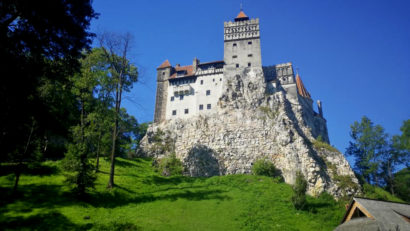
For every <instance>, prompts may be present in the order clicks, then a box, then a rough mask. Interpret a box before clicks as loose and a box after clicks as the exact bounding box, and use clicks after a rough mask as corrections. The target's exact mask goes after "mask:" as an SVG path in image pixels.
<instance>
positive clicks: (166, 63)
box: [157, 59, 171, 69]
mask: <svg viewBox="0 0 410 231" xmlns="http://www.w3.org/2000/svg"><path fill="white" fill-rule="evenodd" d="M170 66H171V64H170V63H169V61H168V59H167V60H165V61H164V62H163V63H162V64H161V65H160V66H159V67H158V68H157V69H160V68H166V67H170Z"/></svg>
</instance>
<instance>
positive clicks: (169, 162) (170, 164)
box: [157, 153, 184, 176]
mask: <svg viewBox="0 0 410 231" xmlns="http://www.w3.org/2000/svg"><path fill="white" fill-rule="evenodd" d="M157 169H158V172H159V173H160V174H161V175H162V176H177V175H182V172H183V170H184V167H183V166H182V162H181V161H180V160H179V159H178V158H177V157H176V156H175V153H173V154H171V155H170V156H168V157H164V158H161V159H160V160H159V161H158V167H157Z"/></svg>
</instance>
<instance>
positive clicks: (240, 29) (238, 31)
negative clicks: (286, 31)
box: [224, 11, 262, 69]
mask: <svg viewBox="0 0 410 231" xmlns="http://www.w3.org/2000/svg"><path fill="white" fill-rule="evenodd" d="M259 35H260V32H259V19H258V18H256V19H249V17H248V16H246V15H245V13H244V12H243V11H241V12H240V13H239V14H238V16H237V17H236V18H235V20H234V21H233V22H225V23H224V62H225V66H226V68H227V69H234V68H240V67H262V58H261V45H260V38H259V37H260V36H259Z"/></svg>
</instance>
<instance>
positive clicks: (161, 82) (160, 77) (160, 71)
mask: <svg viewBox="0 0 410 231" xmlns="http://www.w3.org/2000/svg"><path fill="white" fill-rule="evenodd" d="M171 70H172V67H171V64H170V63H169V61H168V60H165V61H164V62H163V63H162V64H161V65H160V66H159V67H158V68H157V95H156V100H155V112H154V123H160V122H162V121H164V120H165V113H166V107H167V97H168V79H169V77H170V76H171Z"/></svg>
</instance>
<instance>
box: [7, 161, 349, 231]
mask: <svg viewBox="0 0 410 231" xmlns="http://www.w3.org/2000/svg"><path fill="white" fill-rule="evenodd" d="M59 163H60V162H52V161H48V162H45V163H44V164H43V165H44V166H48V167H49V168H50V169H54V168H59V166H60V164H59ZM151 165H152V160H150V159H143V158H138V159H134V160H127V159H123V158H117V161H116V166H117V167H116V172H115V173H116V182H117V184H119V185H120V186H121V187H116V188H114V189H112V190H109V191H108V190H107V189H106V182H107V180H108V177H109V176H108V174H107V172H108V171H109V168H110V163H109V162H108V161H106V160H105V159H102V160H101V171H100V172H99V173H98V178H97V181H96V184H95V189H94V190H91V191H90V192H89V196H88V198H87V200H77V199H76V197H75V196H74V195H73V194H72V193H70V188H69V187H67V186H66V185H65V184H64V176H63V175H62V174H63V173H62V172H61V171H45V172H43V173H42V175H37V173H27V174H25V175H24V176H23V177H22V179H21V185H20V186H21V190H20V192H21V195H20V197H19V198H18V200H15V199H12V198H10V196H9V195H10V185H12V184H13V182H12V181H13V180H12V179H9V175H7V174H6V175H1V176H0V189H1V190H0V203H1V205H2V206H0V214H2V215H1V216H0V227H2V229H4V230H31V229H33V227H35V228H38V229H41V230H63V229H65V230H121V229H124V230H134V229H136V230H227V231H228V230H249V231H254V230H305V231H321V230H323V231H331V230H333V229H334V228H335V227H336V226H337V225H339V223H340V220H341V218H342V217H343V214H344V212H345V209H344V207H343V206H342V205H341V204H339V203H338V202H336V201H335V200H333V198H332V197H331V196H329V195H327V194H323V195H320V196H319V197H318V198H313V197H310V196H307V198H306V199H307V204H306V209H304V210H295V209H294V208H293V205H292V203H291V201H290V199H291V197H292V187H291V186H289V185H288V184H285V183H275V182H274V180H273V179H272V178H270V177H265V176H255V175H227V176H215V177H210V178H190V177H185V176H173V177H162V176H160V174H159V173H157V172H155V171H153V168H152V166H151Z"/></svg>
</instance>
